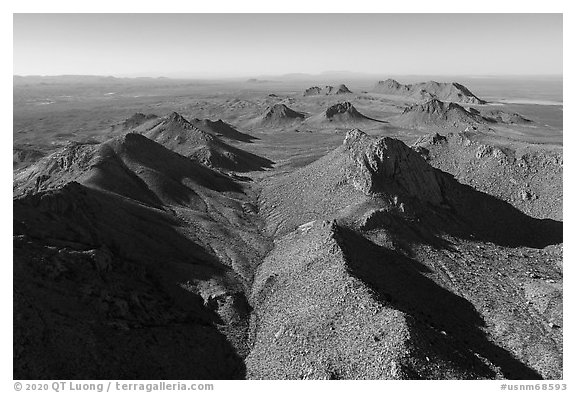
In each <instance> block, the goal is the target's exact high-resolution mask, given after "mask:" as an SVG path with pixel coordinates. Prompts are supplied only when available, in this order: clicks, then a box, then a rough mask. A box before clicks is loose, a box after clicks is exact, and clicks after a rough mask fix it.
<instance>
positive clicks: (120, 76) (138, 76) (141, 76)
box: [12, 71, 564, 80]
mask: <svg viewBox="0 0 576 393" xmlns="http://www.w3.org/2000/svg"><path fill="white" fill-rule="evenodd" d="M332 73H333V72H332V71H323V72H319V73H305V72H292V73H284V74H269V75H238V76H226V75H219V76H218V75H214V76H200V75H181V76H178V75H172V76H167V75H153V74H133V75H124V74H116V75H112V74H12V76H13V77H22V78H32V77H41V78H56V77H100V78H115V79H200V80H202V79H205V80H214V79H246V80H250V79H256V80H259V79H261V78H281V77H286V76H296V75H302V76H307V77H314V76H325V77H326V76H330V75H333V74H332ZM339 73H341V74H351V76H350V77H354V76H356V77H359V76H360V75H361V76H362V77H375V78H376V77H380V78H381V77H390V78H392V77H417V76H422V77H429V76H438V77H464V78H498V77H511V78H524V77H547V78H548V77H549V78H563V76H564V75H563V74H431V73H418V74H414V73H411V74H392V73H390V74H388V73H386V74H385V73H382V74H380V73H360V72H353V71H339ZM336 76H337V75H336ZM343 76H344V75H343Z"/></svg>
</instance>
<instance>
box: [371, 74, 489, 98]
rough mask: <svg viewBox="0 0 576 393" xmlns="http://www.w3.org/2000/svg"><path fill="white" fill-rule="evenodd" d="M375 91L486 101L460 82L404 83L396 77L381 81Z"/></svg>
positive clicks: (420, 96)
mask: <svg viewBox="0 0 576 393" xmlns="http://www.w3.org/2000/svg"><path fill="white" fill-rule="evenodd" d="M373 91H374V92H375V93H380V94H389V95H399V96H404V97H410V98H414V99H417V100H430V99H432V98H436V99H438V100H442V101H452V102H459V103H465V104H485V103H486V101H484V100H482V99H480V98H478V97H477V96H475V95H474V94H473V93H472V92H471V91H470V90H469V89H468V88H467V87H466V86H463V85H461V84H459V83H456V82H452V83H439V82H435V81H429V82H421V83H415V84H409V85H404V84H401V83H399V82H397V81H395V80H394V79H386V80H385V81H379V82H378V83H376V85H375V86H374V88H373Z"/></svg>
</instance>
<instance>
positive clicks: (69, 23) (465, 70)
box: [14, 14, 562, 77]
mask: <svg viewBox="0 0 576 393" xmlns="http://www.w3.org/2000/svg"><path fill="white" fill-rule="evenodd" d="M333 70H338V71H352V72H365V73H370V74H390V75H394V74H396V75H407V74H426V75H530V74H531V75H549V74H556V75H560V74H562V15H561V14H15V15H14V74H17V75H61V74H90V75H113V76H169V77H199V76H200V77H202V76H205V77H243V76H247V77H249V76H257V75H263V74H264V75H280V74H285V73H300V72H303V73H321V72H324V71H333Z"/></svg>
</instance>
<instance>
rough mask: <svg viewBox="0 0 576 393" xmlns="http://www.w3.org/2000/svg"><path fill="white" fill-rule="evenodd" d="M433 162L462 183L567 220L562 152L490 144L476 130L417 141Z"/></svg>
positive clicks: (542, 214)
mask: <svg viewBox="0 0 576 393" xmlns="http://www.w3.org/2000/svg"><path fill="white" fill-rule="evenodd" d="M414 148H415V149H416V150H417V151H419V152H420V153H421V154H422V155H423V156H424V157H425V158H426V159H427V160H428V162H429V163H430V164H431V165H432V166H434V167H436V168H438V169H441V170H443V171H445V172H448V173H450V174H452V175H454V177H455V178H456V179H457V180H458V181H459V182H461V183H464V184H468V185H470V186H472V187H474V188H475V189H478V190H480V191H482V192H485V193H487V194H490V195H494V196H496V197H498V198H499V199H502V200H504V201H507V202H508V203H510V204H512V205H513V206H515V207H516V208H517V209H519V210H521V211H523V212H524V213H526V214H528V215H530V216H533V217H538V218H552V219H555V220H561V219H562V213H563V208H562V198H563V189H562V176H563V154H562V151H561V150H558V149H552V150H548V151H546V150H542V149H537V150H535V149H534V148H533V147H531V146H529V145H528V146H525V147H522V146H520V147H509V146H505V145H498V144H487V143H486V142H484V141H483V140H482V138H479V137H478V135H476V134H475V133H467V132H458V133H448V134H446V135H445V136H443V135H439V134H436V135H429V136H425V137H422V138H421V139H420V140H418V141H416V142H415V143H414Z"/></svg>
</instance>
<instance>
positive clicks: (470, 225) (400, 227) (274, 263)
mask: <svg viewBox="0 0 576 393" xmlns="http://www.w3.org/2000/svg"><path fill="white" fill-rule="evenodd" d="M261 211H262V214H263V215H265V217H266V222H267V226H266V228H267V231H268V233H269V234H274V235H275V236H276V237H277V238H278V240H277V241H276V242H275V247H274V249H273V251H272V252H271V253H270V254H268V256H267V257H266V259H265V261H264V263H263V264H262V265H261V266H260V267H259V269H258V271H257V274H256V280H255V283H254V285H253V288H252V297H251V299H252V300H251V302H252V304H253V307H255V312H254V313H253V316H252V323H251V329H252V337H253V340H254V347H253V349H252V352H251V353H250V356H249V357H248V359H247V367H248V375H249V376H251V377H254V378H269V377H270V376H271V375H280V376H281V377H284V378H410V379H414V378H500V377H504V378H512V379H514V378H527V379H534V378H540V377H546V378H551V377H552V378H553V377H557V376H558V375H559V374H558V371H559V370H561V362H562V360H561V358H562V355H561V345H562V344H561V343H562V338H561V336H562V333H561V322H559V321H560V320H561V317H560V315H561V311H560V309H561V306H559V303H558V299H559V289H558V287H557V286H556V285H557V284H556V283H557V282H561V278H562V276H561V267H560V266H561V262H560V260H561V257H560V256H559V254H558V253H557V251H555V250H556V249H555V248H554V247H557V246H556V245H557V244H559V243H561V242H562V224H561V223H560V222H557V221H552V220H538V219H534V218H531V217H529V216H527V215H525V214H523V213H521V212H520V211H518V210H517V209H516V208H514V207H513V206H511V205H509V204H507V203H505V202H502V201H500V200H498V199H496V198H494V197H492V196H490V195H488V194H484V193H482V192H479V191H477V190H475V189H473V188H471V187H468V186H466V185H462V184H460V183H458V182H457V181H456V180H454V179H453V178H452V177H451V176H450V175H449V174H447V173H445V172H441V171H439V170H437V169H434V168H433V167H431V166H430V165H429V164H428V163H427V162H426V161H425V160H424V159H423V158H422V157H420V156H418V154H417V153H416V152H414V151H413V150H412V149H410V148H409V147H407V146H406V145H404V144H403V143H402V142H400V141H397V140H393V139H390V138H382V139H373V138H370V137H368V136H367V135H365V134H363V133H361V132H359V131H353V132H350V133H349V134H348V135H347V137H346V140H345V142H344V143H343V145H342V146H341V147H340V148H338V149H336V150H335V151H334V152H332V153H330V154H329V155H327V156H326V157H324V158H322V159H320V160H318V161H316V162H314V163H312V164H310V165H309V166H307V167H304V168H302V169H300V170H298V171H296V172H294V173H292V174H289V175H287V176H285V177H284V178H281V179H275V180H271V181H269V183H267V184H266V187H265V188H264V190H263V193H262V196H261ZM333 220H336V221H333ZM528 255H529V256H528ZM526 258H530V259H529V260H528V261H529V262H528V263H527V260H526ZM503 260H506V264H505V265H502V262H501V261H503ZM559 263H560V265H559ZM536 266H540V268H539V269H541V270H539V271H540V272H543V271H546V273H545V278H546V280H548V281H546V280H543V277H542V274H543V273H534V272H533V270H532V269H534V268H535V267H536ZM318 283H322V285H319V284H318ZM535 285H536V286H535ZM537 285H542V286H540V287H538V286H537ZM471 288H473V290H472V289H471ZM528 288H532V289H528ZM536 288H539V289H536ZM532 291H536V292H532ZM536 293H537V295H535V296H536V297H537V298H539V299H542V300H541V301H542V304H540V305H536V304H534V303H533V301H534V300H533V299H534V297H530V296H532V295H534V294H536ZM527 299H528V300H527ZM352 304H356V306H352ZM342 310H346V311H344V312H343V311H342ZM349 316H351V317H350V318H349ZM520 332H522V333H520ZM519 334H520V335H522V334H528V335H529V336H530V340H531V341H530V342H529V343H528V342H524V341H523V340H521V339H520V340H519V339H518V337H519V336H518V335H519ZM384 337H385V338H384ZM445 338H447V339H445ZM326 342H328V343H329V345H324V343H326ZM379 353H380V354H381V353H385V354H386V356H383V357H378V354H379ZM366 358H368V359H371V360H370V361H368V362H366V361H356V359H364V360H365V359H366ZM456 359H459V360H456ZM373 365H374V366H375V367H373V368H372V366H373Z"/></svg>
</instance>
